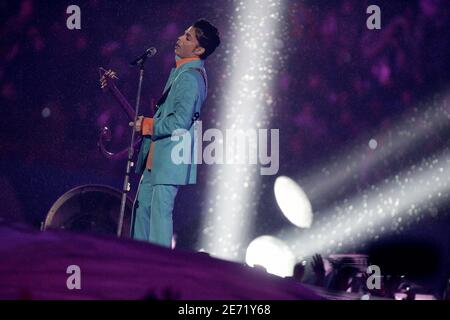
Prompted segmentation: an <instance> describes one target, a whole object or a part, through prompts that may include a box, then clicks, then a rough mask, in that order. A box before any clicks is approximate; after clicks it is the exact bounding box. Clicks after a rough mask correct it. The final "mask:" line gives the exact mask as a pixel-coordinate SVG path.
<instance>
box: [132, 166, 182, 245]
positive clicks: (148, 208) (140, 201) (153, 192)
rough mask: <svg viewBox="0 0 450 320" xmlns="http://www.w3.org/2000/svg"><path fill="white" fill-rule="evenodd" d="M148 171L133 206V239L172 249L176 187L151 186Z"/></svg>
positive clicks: (142, 177)
mask: <svg viewBox="0 0 450 320" xmlns="http://www.w3.org/2000/svg"><path fill="white" fill-rule="evenodd" d="M151 174H152V172H151V171H150V170H147V169H145V170H144V173H143V174H142V176H141V181H140V182H139V187H138V191H137V195H136V199H135V201H134V205H133V212H134V214H133V216H134V217H135V218H134V219H135V220H134V221H135V223H134V229H133V239H136V240H141V241H147V242H151V243H154V244H158V245H161V246H165V247H169V248H171V247H172V235H173V223H172V213H173V207H174V203H175V197H176V195H177V192H178V186H176V185H167V184H157V185H152V184H151V182H150V181H151Z"/></svg>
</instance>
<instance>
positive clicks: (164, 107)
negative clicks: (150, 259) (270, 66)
mask: <svg viewBox="0 0 450 320" xmlns="http://www.w3.org/2000/svg"><path fill="white" fill-rule="evenodd" d="M219 44H220V38H219V32H218V31H217V28H215V27H214V26H213V25H212V24H211V23H210V22H208V21H206V20H204V19H200V20H198V21H196V22H195V23H194V24H193V25H192V26H191V27H189V28H188V29H187V30H186V31H185V32H184V34H183V35H182V36H180V37H179V38H178V41H177V43H176V45H175V55H176V68H173V69H172V71H171V72H170V76H169V79H168V80H167V83H166V86H165V88H164V93H163V96H162V97H161V99H160V100H159V102H158V107H159V108H158V111H157V112H156V113H155V115H154V117H153V118H144V117H142V116H140V117H139V119H138V121H137V122H136V124H135V128H136V130H137V131H139V132H141V133H142V135H143V136H144V137H143V141H142V145H141V149H140V151H139V155H138V159H137V163H136V173H139V174H141V180H140V183H139V187H138V192H137V195H136V200H135V203H134V208H133V215H134V225H133V228H132V233H133V234H132V236H133V238H134V239H137V240H142V241H148V242H152V243H155V244H159V245H162V246H166V247H171V243H172V234H173V223H172V212H173V207H174V202H175V197H176V195H177V191H178V188H179V186H181V185H187V184H195V183H196V178H197V168H196V164H195V163H196V161H194V157H195V155H196V152H195V151H194V150H196V146H195V143H196V139H194V138H193V137H194V130H195V128H194V127H195V125H194V121H195V120H196V119H197V118H198V117H199V115H200V110H201V107H202V104H203V102H204V101H205V98H206V94H207V78H206V71H205V69H204V61H205V60H206V58H207V57H208V56H209V55H210V54H211V53H213V52H214V50H215V49H216V48H217V47H218V46H219ZM188 135H190V136H189V137H191V143H192V148H191V151H192V152H189V153H190V154H189V155H188V156H189V157H190V161H187V162H186V163H185V162H182V163H177V161H174V159H172V156H171V155H172V150H173V148H174V147H175V146H177V145H178V144H180V143H181V142H182V139H187V136H188ZM172 136H177V139H179V140H174V139H171V138H172Z"/></svg>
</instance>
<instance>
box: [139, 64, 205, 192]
mask: <svg viewBox="0 0 450 320" xmlns="http://www.w3.org/2000/svg"><path fill="white" fill-rule="evenodd" d="M203 66H204V61H203V60H194V61H190V62H187V63H185V64H183V65H181V66H180V67H178V68H173V69H172V70H171V72H170V76H169V79H168V80H167V83H166V86H165V88H164V92H165V91H166V90H167V89H168V88H169V87H170V86H172V87H171V89H170V92H169V94H168V96H167V98H166V100H165V102H164V103H163V104H162V105H160V106H159V109H158V111H157V112H156V113H155V116H154V117H153V119H154V122H153V135H152V136H151V137H150V136H145V137H143V140H142V144H141V148H140V150H139V154H138V158H137V163H136V170H135V171H136V173H140V174H142V172H143V171H144V169H145V163H146V159H147V156H148V153H149V150H150V143H151V142H152V143H154V144H155V146H154V153H153V161H152V174H151V179H150V182H151V184H152V185H156V184H170V185H187V184H195V183H196V182H197V166H196V164H195V161H194V157H195V154H196V151H195V150H196V139H195V138H194V125H193V117H194V114H195V113H196V112H198V113H200V110H201V107H202V105H203V102H204V101H205V99H206V94H207V92H206V91H207V84H206V72H205V70H204V67H203ZM193 68H195V69H201V70H202V71H203V74H204V77H205V78H204V77H203V76H202V74H201V73H200V72H199V71H197V70H193ZM180 129H181V130H180ZM183 130H184V131H183ZM174 132H175V135H177V136H178V139H180V140H179V141H172V139H171V136H172V133H174ZM187 132H188V133H189V135H190V141H191V152H190V161H188V162H189V163H180V164H176V163H174V161H172V158H171V154H172V150H173V149H174V148H175V147H176V146H177V145H179V144H180V143H182V142H183V141H189V139H188V138H187ZM200 134H201V133H200ZM183 139H188V140H183Z"/></svg>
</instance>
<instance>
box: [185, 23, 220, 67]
mask: <svg viewBox="0 0 450 320" xmlns="http://www.w3.org/2000/svg"><path fill="white" fill-rule="evenodd" d="M192 26H193V27H194V28H195V36H196V37H197V40H198V43H199V44H200V46H201V47H203V48H204V49H205V52H204V53H203V54H202V55H201V56H200V59H202V60H205V59H206V58H207V57H208V56H209V55H210V54H211V53H213V52H214V50H216V48H217V47H218V46H219V45H220V35H219V31H218V30H217V28H216V27H214V26H213V25H212V24H211V23H210V22H209V21H207V20H205V19H199V20H197V21H195V23H194V24H193V25H192Z"/></svg>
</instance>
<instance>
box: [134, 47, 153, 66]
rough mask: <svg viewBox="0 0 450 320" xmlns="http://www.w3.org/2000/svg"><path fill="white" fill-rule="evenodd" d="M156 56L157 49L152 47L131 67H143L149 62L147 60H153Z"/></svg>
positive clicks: (135, 60)
mask: <svg viewBox="0 0 450 320" xmlns="http://www.w3.org/2000/svg"><path fill="white" fill-rule="evenodd" d="M155 54H156V49H155V48H154V47H150V48H148V49H147V50H145V52H144V54H143V55H141V56H139V57H137V58H136V59H134V60H133V61H131V62H130V65H131V66H136V65H141V64H143V63H144V62H145V60H147V58H151V57H153V56H154V55H155Z"/></svg>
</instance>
